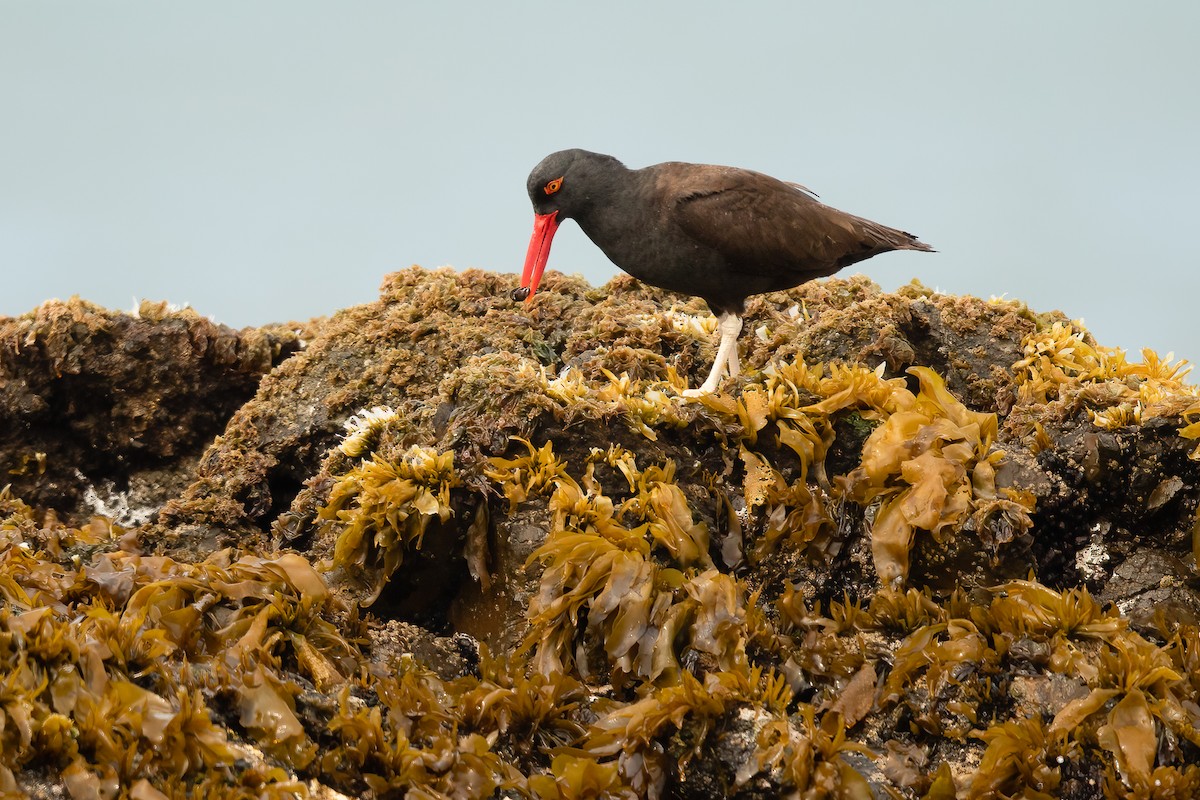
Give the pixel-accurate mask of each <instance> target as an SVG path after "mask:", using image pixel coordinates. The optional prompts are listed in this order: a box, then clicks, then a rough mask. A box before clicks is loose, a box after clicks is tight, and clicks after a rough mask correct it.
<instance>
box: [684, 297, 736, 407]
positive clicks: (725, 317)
mask: <svg viewBox="0 0 1200 800" xmlns="http://www.w3.org/2000/svg"><path fill="white" fill-rule="evenodd" d="M717 330H718V331H720V333H721V344H720V345H719V346H718V347H717V357H716V359H714V360H713V365H712V370H710V371H709V373H708V377H707V378H705V380H704V383H703V384H702V385H701V386H700V388H699V389H688V390H686V391H685V392H684V393H683V396H684V397H699V396H700V395H702V394H712V393H713V392H715V391H716V390H717V385H718V384H719V383H720V382H721V376H722V375H723V374H724V373H725V371H726V369H727V368H728V371H729V375H730V377H736V376H737V374H738V371H739V366H738V356H737V339H738V334H739V333H741V332H742V318H741V317H739V316H738V315H737V314H730V313H729V312H725V313H723V314H721V316H720V317H718V318H717Z"/></svg>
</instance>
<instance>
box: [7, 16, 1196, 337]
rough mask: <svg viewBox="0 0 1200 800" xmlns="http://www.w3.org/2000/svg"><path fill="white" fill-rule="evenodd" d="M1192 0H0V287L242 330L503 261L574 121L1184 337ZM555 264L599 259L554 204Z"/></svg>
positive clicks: (1013, 284) (641, 159)
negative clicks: (738, 172)
mask: <svg viewBox="0 0 1200 800" xmlns="http://www.w3.org/2000/svg"><path fill="white" fill-rule="evenodd" d="M1198 40H1200V3H1196V2H1194V0H1187V1H1184V0H1179V1H1177V2H1157V3H1130V2H1082V0H1077V1H1076V2H1055V3H1046V2H1005V3H967V2H961V0H944V1H943V2H907V3H899V2H894V0H888V1H886V2H885V1H883V0H877V1H875V2H836V3H830V2H820V3H817V2H770V3H768V2H759V3H754V2H746V3H727V2H726V3H706V2H695V1H694V0H693V1H692V2H671V3H651V2H645V0H639V1H638V2H604V3H587V4H582V3H569V2H556V3H550V2H539V3H495V2H491V3H475V4H469V3H403V2H340V3H333V2H324V3H319V2H308V1H306V0H267V1H264V0H256V1H255V2H249V3H247V2H229V1H228V0H223V1H221V2H202V3H201V2H191V3H185V2H166V1H165V0H140V1H138V2H103V3H100V2H95V1H94V0H70V1H63V2H57V1H56V0H40V1H35V0H0V275H2V276H3V291H2V292H0V315H15V314H20V313H23V312H25V311H28V310H30V309H32V308H34V307H35V306H36V305H38V304H39V303H40V302H42V301H43V300H46V299H48V298H52V297H62V298H65V297H68V296H70V295H72V294H78V295H81V296H82V297H84V298H85V299H88V300H92V301H94V302H97V303H101V304H103V305H106V306H109V307H113V308H121V309H128V308H130V307H132V305H133V302H134V300H133V299H134V297H137V298H148V299H154V300H169V301H171V302H174V303H178V304H183V303H188V304H190V305H192V306H193V307H195V308H196V309H197V310H198V311H200V312H201V313H203V314H207V315H211V316H212V317H214V318H215V319H217V320H218V321H221V322H225V323H228V324H231V325H234V326H242V325H257V324H263V323H267V322H272V321H284V320H287V319H305V318H308V317H310V316H316V315H322V314H329V313H332V312H333V311H335V310H337V309H339V308H342V307H345V306H348V305H353V304H357V303H363V302H368V301H370V300H373V299H374V298H375V297H376V296H377V288H378V286H379V283H380V280H381V278H382V277H383V275H384V274H385V273H387V272H390V271H392V270H396V269H400V268H403V267H406V266H408V265H410V264H414V263H415V264H421V265H423V266H426V267H436V266H439V265H443V264H449V265H452V266H455V267H458V268H466V267H479V268H483V269H488V270H495V271H501V272H518V271H519V270H520V267H521V262H522V259H523V256H524V252H525V247H526V244H527V242H528V237H529V234H530V230H531V226H532V213H531V210H530V206H529V201H528V198H527V197H526V196H525V177H526V175H527V174H528V172H529V170H530V169H531V168H532V167H533V165H534V164H536V163H537V162H538V161H539V160H540V159H541V158H542V156H544V155H546V154H547V153H549V152H551V151H554V150H558V149H562V148H565V147H585V148H588V149H591V150H597V151H600V152H605V153H611V154H612V155H615V156H617V157H618V158H620V159H621V160H623V161H625V163H627V164H628V165H630V166H635V167H636V166H644V165H646V164H651V163H656V162H659V161H667V160H683V161H702V162H709V163H720V164H732V165H736V166H743V167H749V168H752V169H757V170H759V171H762V172H767V173H770V174H772V175H775V176H776V177H779V178H783V179H785V180H792V181H798V182H800V183H803V184H805V185H806V186H808V187H810V188H812V189H813V190H814V191H816V192H817V193H818V194H819V195H820V196H821V198H822V200H824V201H825V202H827V203H829V204H831V205H834V206H837V207H839V208H842V209H844V210H846V211H850V212H852V213H855V214H859V215H862V216H866V217H870V218H872V219H875V220H877V221H879V222H882V223H884V224H887V225H891V226H894V227H899V228H903V229H905V230H909V231H912V232H914V233H916V234H918V235H920V236H921V238H922V239H923V240H925V241H927V242H929V243H930V244H932V245H933V246H934V247H936V248H938V249H939V250H940V251H941V252H940V253H938V254H936V255H926V254H920V253H896V254H889V255H884V256H880V257H877V258H875V259H872V260H870V261H867V262H864V263H862V264H859V265H855V267H852V268H851V271H855V270H857V271H861V272H863V273H865V274H867V275H869V276H871V277H872V278H873V279H875V280H876V281H878V282H879V283H881V284H882V285H883V286H884V287H885V288H894V287H896V286H898V285H900V284H902V283H906V282H907V281H909V280H910V279H912V278H914V277H915V278H919V279H920V280H921V281H922V282H924V283H926V284H928V285H930V286H934V287H936V288H939V289H941V290H943V291H946V292H953V293H969V294H975V295H978V296H981V297H989V296H992V295H1007V296H1009V297H1016V298H1020V299H1023V300H1025V301H1027V302H1028V303H1029V304H1030V305H1031V306H1032V307H1033V308H1035V309H1037V310H1049V309H1052V308H1058V309H1061V310H1063V311H1064V312H1066V313H1067V314H1069V315H1070V316H1072V317H1084V318H1085V320H1086V323H1087V325H1088V326H1089V327H1090V328H1091V330H1092V331H1093V333H1095V334H1096V336H1097V338H1098V339H1099V340H1100V342H1101V343H1103V344H1107V345H1112V346H1121V347H1125V348H1128V349H1132V350H1135V351H1136V350H1138V349H1140V348H1141V347H1143V346H1150V347H1154V348H1155V349H1157V350H1159V351H1160V352H1161V353H1163V354H1165V353H1166V352H1167V351H1174V352H1175V354H1176V356H1180V357H1187V358H1191V359H1193V360H1195V359H1200V321H1198V315H1197V311H1196V309H1197V305H1198V302H1200V238H1198V237H1197V236H1196V235H1195V230H1196V228H1197V223H1196V221H1195V220H1194V218H1193V215H1194V214H1196V212H1197V209H1198V207H1200V202H1198V201H1197V199H1196V196H1195V192H1196V191H1197V188H1196V187H1197V186H1200V90H1198V89H1197V86H1196V84H1197V81H1200V47H1198V46H1197V45H1196V42H1197V41H1198ZM550 268H551V269H558V270H562V271H564V272H580V273H582V274H583V275H584V276H585V277H586V278H588V279H589V280H590V281H592V282H593V283H603V282H604V281H606V280H608V279H609V278H610V277H612V276H613V275H614V274H616V268H615V267H613V266H612V265H611V264H610V263H609V262H608V261H607V259H605V257H604V256H603V254H601V253H600V252H599V251H598V250H597V249H596V248H595V247H593V246H592V244H591V243H590V242H589V241H588V240H587V239H586V237H584V235H583V234H582V232H580V231H579V229H578V228H577V227H575V226H574V225H571V224H567V225H564V226H563V228H562V229H561V230H560V231H559V234H558V237H557V239H556V241H555V247H554V252H553V253H552V255H551V259H550Z"/></svg>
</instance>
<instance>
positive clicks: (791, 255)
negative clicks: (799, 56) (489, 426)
mask: <svg viewBox="0 0 1200 800" xmlns="http://www.w3.org/2000/svg"><path fill="white" fill-rule="evenodd" d="M526 189H527V190H528V193H529V199H530V200H531V201H532V203H533V211H534V225H533V235H532V237H531V238H530V241H529V249H528V251H527V252H526V256H525V265H524V269H523V270H522V274H521V286H520V288H518V289H515V290H514V291H513V293H512V298H513V300H514V301H517V302H520V301H522V300H524V301H525V302H526V303H529V302H532V300H533V297H534V294H535V293H536V292H537V288H538V284H539V283H540V281H541V278H542V272H543V271H544V270H545V268H546V263H547V262H548V260H549V258H550V245H551V243H552V242H553V240H554V234H555V231H557V230H558V226H559V225H560V224H562V222H563V221H565V220H568V219H573V220H575V222H576V223H577V224H578V225H579V227H580V228H581V229H582V230H583V232H584V233H585V234H586V235H587V237H588V238H589V239H591V240H592V242H593V243H594V244H595V245H596V246H597V247H599V248H600V250H601V251H603V253H604V254H605V255H606V256H608V258H609V260H611V261H612V262H613V264H615V265H616V266H618V267H620V268H621V269H622V270H624V271H625V272H627V273H629V274H630V275H632V276H633V277H635V278H637V279H638V280H640V281H642V282H644V283H648V284H650V285H652V286H657V287H659V288H662V289H667V290H670V291H673V292H678V293H681V294H685V295H692V296H697V297H700V298H702V299H703V300H704V301H705V302H706V303H707V304H708V307H709V309H710V310H711V311H712V313H713V314H714V315H716V317H717V320H718V322H717V330H718V332H719V334H720V343H719V345H718V347H717V355H716V358H715V359H714V361H713V365H712V369H711V371H710V372H709V374H708V377H707V378H706V379H705V380H704V382H703V383H702V384H701V385H700V386H699V387H698V388H696V389H688V390H686V391H684V393H683V394H684V395H685V396H688V397H697V396H701V395H706V394H711V393H712V392H715V391H716V390H717V388H718V386H719V385H720V382H721V379H722V377H723V376H724V375H726V374H728V375H729V376H730V377H737V375H738V372H739V364H738V355H737V339H738V335H739V334H740V333H741V330H742V315H743V314H744V313H745V302H746V298H747V297H750V296H752V295H756V294H762V293H764V292H774V291H780V290H783V289H790V288H792V287H795V286H799V285H800V284H803V283H807V282H808V281H811V280H814V279H816V278H822V277H826V276H828V275H832V274H833V273H835V272H837V271H838V270H840V269H842V268H844V267H848V266H850V265H851V264H855V263H857V262H859V261H863V260H864V259H868V258H870V257H872V256H875V255H879V254H880V253H886V252H889V251H891V250H921V251H925V252H933V248H932V247H930V246H929V245H927V244H925V243H924V242H922V241H919V240H918V239H917V237H916V236H914V235H913V234H911V233H907V232H905V231H901V230H897V229H895V228H889V227H887V226H886V225H881V224H879V223H877V222H872V221H870V220H868V219H864V218H862V217H856V216H854V215H853V214H848V213H846V212H844V211H839V210H838V209H836V208H833V207H832V206H828V205H825V204H824V203H822V202H821V201H820V200H819V199H817V196H816V195H815V194H813V193H812V192H811V191H809V190H808V189H806V188H805V187H804V186H801V185H800V184H798V183H789V182H787V181H782V180H778V179H776V178H772V177H770V176H769V175H765V174H763V173H760V172H754V171H752V170H748V169H740V168H737V167H723V166H717V165H712V164H691V163H685V162H680V161H668V162H665V163H662V164H655V165H653V166H649V167H643V168H641V169H630V168H629V167H626V166H625V165H624V164H622V163H621V162H620V161H619V160H617V159H616V158H614V157H613V156H609V155H604V154H602V153H593V152H591V151H588V150H580V149H570V150H560V151H558V152H555V153H551V154H550V155H548V156H546V157H545V158H544V159H542V161H541V162H540V163H539V164H538V165H537V166H536V167H534V168H533V171H532V172H530V173H529V179H528V181H527V182H526Z"/></svg>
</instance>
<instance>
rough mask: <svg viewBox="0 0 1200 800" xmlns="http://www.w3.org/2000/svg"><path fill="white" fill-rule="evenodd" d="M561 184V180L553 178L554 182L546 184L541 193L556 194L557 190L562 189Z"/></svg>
mask: <svg viewBox="0 0 1200 800" xmlns="http://www.w3.org/2000/svg"><path fill="white" fill-rule="evenodd" d="M562 182H563V179H562V178H555V179H554V180H552V181H550V182H549V183H547V184H546V186H545V188H543V189H542V191H543V192H545V193H546V194H554V193H555V192H557V191H558V190H559V189H561V188H562Z"/></svg>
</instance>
